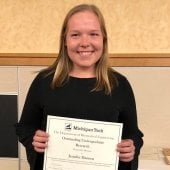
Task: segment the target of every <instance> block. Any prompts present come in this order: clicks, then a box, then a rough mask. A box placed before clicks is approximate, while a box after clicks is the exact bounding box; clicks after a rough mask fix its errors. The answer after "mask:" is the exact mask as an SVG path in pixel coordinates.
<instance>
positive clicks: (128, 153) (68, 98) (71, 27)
mask: <svg viewBox="0 0 170 170" xmlns="http://www.w3.org/2000/svg"><path fill="white" fill-rule="evenodd" d="M48 114H50V115H54V116H63V117H71V118H79V119H88V120H98V121H108V122H120V123H123V134H122V141H121V142H120V143H119V144H118V145H117V151H118V152H119V160H120V161H119V170H137V167H138V155H139V152H140V148H141V146H142V144H143V140H142V137H143V134H142V133H141V132H140V130H139V129H138V124H137V115H136V106H135V99H134V95H133V91H132V89H131V86H130V84H129V82H128V80H127V79H126V78H125V77H124V76H123V75H121V74H119V73H117V72H116V71H114V70H113V69H111V68H110V67H109V66H108V42H107V32H106V28H105V23H104V19H103V16H102V14H101V12H100V11H99V9H98V8H97V7H96V6H94V5H87V4H82V5H78V6H76V7H74V8H72V9H71V10H70V11H69V12H68V14H67V15H66V18H65V20H64V23H63V27H62V30H61V35H60V48H59V55H58V57H57V59H56V61H55V62H54V64H53V65H51V66H50V67H49V68H47V69H45V70H43V71H41V72H40V73H39V74H38V75H37V77H36V78H35V79H34V81H33V82H32V85H31V87H30V89H29V92H28V94H27V98H26V101H25V105H24V108H23V112H22V116H21V119H20V121H19V123H18V124H17V127H16V132H17V135H18V136H19V140H20V142H21V143H22V144H23V145H24V146H25V148H26V152H27V159H28V162H29V164H30V168H31V170H42V167H43V153H44V150H45V148H46V147H47V141H48V138H49V137H48V134H47V133H46V132H45V128H46V120H47V115H48Z"/></svg>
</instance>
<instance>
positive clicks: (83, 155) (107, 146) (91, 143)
mask: <svg viewBox="0 0 170 170" xmlns="http://www.w3.org/2000/svg"><path fill="white" fill-rule="evenodd" d="M122 127H123V125H122V123H112V122H103V121H93V120H84V119H74V118H65V117H58V116H48V118H47V129H46V132H47V133H48V134H49V141H48V147H47V149H46V150H45V154H44V165H43V170H80V169H81V170H87V169H88V170H94V168H95V170H117V169H118V162H119V153H118V152H117V151H116V148H117V144H118V143H119V142H120V141H121V136H122Z"/></svg>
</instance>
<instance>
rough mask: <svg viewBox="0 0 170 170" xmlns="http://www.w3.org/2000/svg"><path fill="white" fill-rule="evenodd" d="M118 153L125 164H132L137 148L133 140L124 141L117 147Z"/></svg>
mask: <svg viewBox="0 0 170 170" xmlns="http://www.w3.org/2000/svg"><path fill="white" fill-rule="evenodd" d="M117 151H118V152H119V159H120V161H123V162H130V161H132V160H133V158H134V155H135V146H134V143H133V140H131V139H124V140H122V141H121V142H120V143H119V144H118V145H117Z"/></svg>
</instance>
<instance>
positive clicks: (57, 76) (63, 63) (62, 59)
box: [47, 4, 115, 94]
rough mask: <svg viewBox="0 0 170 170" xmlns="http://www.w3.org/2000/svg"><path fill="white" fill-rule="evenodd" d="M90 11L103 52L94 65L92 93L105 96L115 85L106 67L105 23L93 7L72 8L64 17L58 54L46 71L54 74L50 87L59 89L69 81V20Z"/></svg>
mask: <svg viewBox="0 0 170 170" xmlns="http://www.w3.org/2000/svg"><path fill="white" fill-rule="evenodd" d="M83 11H90V12H92V13H94V14H95V15H96V16H97V18H98V21H99V24H100V28H101V32H102V35H103V52H102V56H101V57H100V59H99V60H98V61H97V63H96V84H95V87H94V89H92V91H100V90H104V91H105V93H106V94H111V90H112V88H113V86H114V84H115V81H114V78H113V77H114V76H113V70H112V69H111V68H109V66H108V38H107V31H106V27H105V21H104V18H103V15H102V13H101V12H100V10H99V9H98V7H96V6H95V5H89V4H81V5H78V6H75V7H73V8H72V9H71V10H70V11H69V12H68V13H67V15H66V17H65V20H64V22H63V25H62V29H61V33H60V45H59V54H58V57H57V58H56V61H55V62H54V63H53V64H52V65H51V66H50V67H49V68H48V69H47V70H50V71H51V73H52V72H53V73H54V77H53V81H52V87H53V88H55V87H60V86H62V85H63V83H64V82H66V81H67V80H68V79H69V73H70V71H71V69H72V67H73V63H72V61H71V60H70V59H69V56H68V53H67V47H66V45H65V44H66V35H67V30H68V22H69V19H70V18H71V17H72V16H73V15H74V14H76V13H78V12H83Z"/></svg>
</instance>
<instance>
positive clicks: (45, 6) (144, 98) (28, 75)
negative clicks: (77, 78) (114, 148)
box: [0, 0, 170, 170]
mask: <svg viewBox="0 0 170 170" xmlns="http://www.w3.org/2000/svg"><path fill="white" fill-rule="evenodd" d="M81 2H90V3H95V4H96V5H98V6H99V7H100V8H101V10H102V12H103V14H104V17H105V19H106V25H107V28H108V34H109V52H110V53H123V54H125V55H126V54H129V53H140V54H143V53H146V54H147V53H149V54H152V53H154V54H157V53H159V54H163V55H164V54H169V53H170V29H169V28H170V20H169V17H170V1H169V0H162V1H159V0H148V1H147V0H146V1H143V0H131V1H129V0H122V1H119V0H112V1H111V0H89V1H88V0H84V1H83V0H79V2H77V0H71V1H69V0H57V1H55V0H48V1H44V0H39V1H35V0H29V1H27V0H15V1H13V0H0V9H1V10H0V39H1V41H0V53H49V54H50V53H57V52H58V39H59V32H60V28H61V23H62V20H63V18H64V16H65V13H66V12H67V11H68V9H70V7H72V6H74V5H75V4H78V3H81ZM146 57H147V56H146ZM160 57H161V56H160ZM150 62H151V61H150ZM145 64H146V65H147V63H143V65H145ZM40 68H42V67H35V66H21V65H16V66H13V67H12V66H0V77H1V79H0V93H1V94H7V93H8V94H9V93H15V94H17V95H18V115H19V116H20V114H21V111H22V107H23V104H24V100H25V96H26V93H27V90H28V87H29V85H30V83H31V81H32V79H33V78H34V76H35V74H34V72H33V71H34V70H39V69H40ZM115 69H116V70H118V71H120V72H121V73H123V74H124V75H127V77H128V79H129V80H130V82H131V84H132V87H133V89H134V93H135V96H136V102H137V110H138V119H139V126H140V128H141V129H142V131H143V132H144V134H145V137H144V141H145V145H144V147H143V149H142V153H141V157H140V162H142V161H143V160H155V161H157V162H158V161H159V160H162V154H161V150H162V148H164V147H170V145H169V141H170V135H169V133H167V132H169V131H170V125H169V120H170V114H169V110H170V106H169V103H170V88H169V84H170V76H169V75H170V68H169V67H116V68H115ZM141 166H142V165H141ZM0 167H3V170H9V169H13V170H18V169H19V168H20V170H27V169H28V164H27V161H26V156H25V150H24V148H23V147H22V145H19V158H0ZM161 169H163V168H161ZM154 170H155V169H154ZM163 170H164V169H163Z"/></svg>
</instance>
